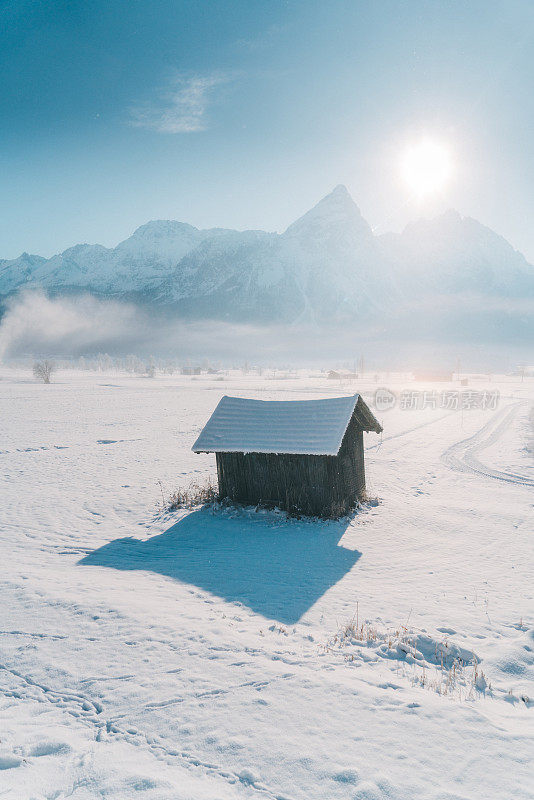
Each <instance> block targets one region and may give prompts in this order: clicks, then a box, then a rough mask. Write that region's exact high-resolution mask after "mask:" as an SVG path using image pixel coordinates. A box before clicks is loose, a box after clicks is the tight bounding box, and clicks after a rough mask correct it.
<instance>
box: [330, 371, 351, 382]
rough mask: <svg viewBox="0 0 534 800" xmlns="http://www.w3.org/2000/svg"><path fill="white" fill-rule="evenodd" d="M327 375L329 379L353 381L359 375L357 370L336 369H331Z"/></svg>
mask: <svg viewBox="0 0 534 800" xmlns="http://www.w3.org/2000/svg"><path fill="white" fill-rule="evenodd" d="M327 377H328V379H329V380H331V381H355V380H357V379H358V377H359V376H358V373H357V372H339V371H338V370H335V369H331V370H329V372H328V376H327Z"/></svg>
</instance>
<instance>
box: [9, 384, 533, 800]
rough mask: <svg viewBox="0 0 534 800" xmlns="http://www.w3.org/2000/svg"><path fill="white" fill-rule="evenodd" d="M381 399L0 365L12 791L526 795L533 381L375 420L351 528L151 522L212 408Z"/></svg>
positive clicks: (151, 797)
mask: <svg viewBox="0 0 534 800" xmlns="http://www.w3.org/2000/svg"><path fill="white" fill-rule="evenodd" d="M377 385H383V386H388V387H389V388H393V389H396V390H401V389H410V388H422V387H416V386H415V384H410V385H408V384H407V382H406V381H405V380H401V379H400V378H399V377H398V376H397V378H395V376H381V377H380V379H379V383H378V384H376V383H375V381H374V380H371V379H369V380H363V381H360V382H357V383H346V384H343V383H340V382H337V381H332V380H327V379H326V378H324V377H321V376H319V375H317V376H316V377H313V376H312V377H306V376H304V375H303V374H302V375H298V376H293V377H290V378H289V379H283V380H282V379H276V378H274V379H273V377H272V375H271V374H270V373H266V374H264V375H263V376H258V375H240V374H238V373H237V372H235V373H232V374H229V375H225V376H222V379H221V376H204V375H203V376H199V377H185V376H166V377H162V376H158V377H156V378H155V379H149V378H143V377H132V376H127V375H114V374H107V375H95V374H94V373H81V372H67V371H65V372H59V373H58V374H57V375H56V376H55V381H54V383H53V384H52V385H50V386H44V385H41V384H38V383H36V382H35V381H34V380H33V379H32V378H31V376H30V375H29V372H26V373H25V372H23V371H16V370H10V369H8V368H3V369H2V371H1V373H0V397H1V409H2V416H1V431H2V434H1V440H0V459H1V464H2V470H1V495H0V496H1V511H0V514H1V530H0V536H1V539H0V541H1V554H0V555H1V565H2V566H1V569H2V595H1V597H2V601H1V611H0V613H1V618H0V689H1V699H0V798H4V797H5V798H14V800H26V799H27V800H30V798H32V799H33V798H35V799H36V798H47V799H48V800H52V798H54V799H55V800H59V798H67V797H68V798H73V799H74V800H89V799H91V800H92V798H104V797H105V798H109V799H110V800H131V799H132V798H137V797H139V798H140V800H141V798H146V800H171V798H172V800H186V799H187V800H193V798H194V799H195V800H196V799H197V798H198V799H199V800H204V798H206V800H222V799H223V798H251V799H253V798H264V799H265V798H267V800H275V799H276V800H282V799H283V800H325V799H326V798H328V800H330V799H332V800H335V799H337V798H347V799H348V798H350V800H382V799H383V798H390V799H391V800H401V799H402V800H416V799H417V800H419V799H420V798H421V799H422V798H425V800H426V798H428V799H429V800H475V798H476V800H512V798H513V800H523V799H524V798H534V769H533V757H534V701H533V698H534V581H533V574H534V573H533V565H534V523H533V514H532V511H533V504H534V503H533V498H534V495H533V489H534V460H533V449H534V446H533V432H532V428H531V419H530V413H531V407H532V397H533V393H534V381H533V380H530V381H528V380H526V381H525V382H523V383H521V382H519V381H518V380H516V379H511V378H506V379H505V378H502V379H501V380H498V379H496V378H495V377H494V378H493V380H492V382H491V383H488V382H484V380H478V381H476V382H475V381H472V382H471V386H472V387H473V388H475V389H476V390H477V391H478V390H481V389H484V388H485V389H492V390H493V389H496V388H498V389H499V390H500V392H501V398H500V402H499V405H498V407H497V408H496V409H495V410H491V409H488V410H466V411H464V412H460V411H448V410H445V409H443V408H436V409H432V408H427V409H425V410H421V411H417V410H402V409H401V408H399V407H398V406H397V408H395V409H393V410H390V411H387V412H384V413H382V414H381V413H379V412H376V413H377V416H378V417H379V418H380V419H381V421H383V424H384V433H383V436H382V438H381V437H379V436H377V435H376V434H367V435H366V446H367V448H368V450H367V454H366V459H367V476H368V489H369V493H370V495H375V496H378V497H379V499H380V502H379V504H378V505H373V504H370V505H369V506H367V507H366V508H364V509H363V510H361V511H360V512H359V513H358V514H357V515H355V516H354V517H353V518H352V519H350V520H349V519H345V520H341V521H337V522H318V521H310V520H288V519H286V518H285V516H284V515H282V514H277V513H275V512H254V511H253V510H240V511H239V510H235V509H234V510H232V509H228V508H227V509H198V510H193V511H189V512H185V511H184V512H177V513H175V514H173V515H162V514H160V513H158V510H157V504H158V501H160V500H161V492H162V491H163V493H164V494H165V495H167V494H169V493H170V492H171V491H172V490H173V489H175V488H177V487H178V486H186V485H187V484H188V483H189V482H190V481H191V480H192V479H202V478H204V477H205V476H207V475H213V474H214V457H213V456H207V455H195V454H193V453H192V452H191V445H192V444H193V442H194V441H195V439H196V437H197V436H198V433H199V431H200V430H201V428H202V426H203V425H204V423H205V421H206V420H207V418H208V416H209V414H210V413H211V411H212V410H213V408H214V407H215V405H216V403H217V402H218V400H219V399H220V397H221V395H223V394H231V395H236V396H242V397H247V396H250V397H258V398H265V399H299V398H319V397H328V396H336V395H349V394H352V393H354V391H361V392H362V393H363V395H364V397H365V399H366V400H368V401H369V402H370V403H371V401H372V393H373V392H374V391H375V389H376V387H377ZM424 388H429V389H437V390H438V391H441V390H442V389H443V388H452V387H450V386H445V385H444V386H441V385H436V386H430V387H424Z"/></svg>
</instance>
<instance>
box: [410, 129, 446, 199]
mask: <svg viewBox="0 0 534 800" xmlns="http://www.w3.org/2000/svg"><path fill="white" fill-rule="evenodd" d="M400 172H401V177H402V180H403V182H404V183H405V185H406V186H407V187H408V189H409V190H410V191H411V192H412V193H413V194H414V195H415V196H416V197H417V198H418V199H420V200H422V199H424V198H426V197H428V196H429V195H432V194H438V193H439V192H442V191H443V190H444V189H445V188H446V186H447V184H448V183H449V181H450V179H451V177H452V173H453V160H452V155H451V152H450V150H449V148H448V147H447V146H446V145H444V144H442V143H441V142H438V141H434V140H432V139H423V140H421V141H420V142H418V143H416V144H413V145H412V146H411V147H408V148H407V149H406V150H405V151H404V153H403V155H402V158H401V162H400Z"/></svg>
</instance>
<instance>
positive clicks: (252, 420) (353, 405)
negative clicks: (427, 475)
mask: <svg viewBox="0 0 534 800" xmlns="http://www.w3.org/2000/svg"><path fill="white" fill-rule="evenodd" d="M363 431H375V433H380V432H381V431H382V426H381V425H380V423H379V422H378V421H377V420H376V419H375V417H374V416H373V414H372V413H371V411H370V410H369V408H368V406H367V405H366V403H365V402H364V401H363V400H362V398H361V397H360V395H358V394H355V395H353V396H351V397H334V398H328V399H324V400H289V401H288V400H280V401H278V400H267V401H265V400H248V399H244V398H240V397H223V398H222V399H221V401H220V402H219V405H218V406H217V408H216V409H215V411H214V412H213V414H212V416H211V418H210V419H209V420H208V422H207V424H206V426H205V427H204V429H203V431H202V432H201V434H200V436H199V437H198V439H197V441H196V442H195V444H194V445H193V448H192V449H193V451H194V452H195V453H215V455H216V459H217V475H218V480H219V496H220V497H221V499H226V498H228V499H230V500H234V501H236V502H238V503H243V504H244V505H263V506H266V507H275V506H277V507H279V508H282V509H285V510H286V511H289V512H292V513H302V514H308V515H317V516H324V517H337V516H340V515H342V514H344V513H347V512H348V511H350V510H351V509H352V508H354V506H355V505H356V503H357V502H358V500H359V499H360V498H361V497H362V495H363V493H364V491H365V467H364V452H363Z"/></svg>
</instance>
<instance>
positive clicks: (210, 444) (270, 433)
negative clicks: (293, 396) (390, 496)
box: [192, 394, 382, 456]
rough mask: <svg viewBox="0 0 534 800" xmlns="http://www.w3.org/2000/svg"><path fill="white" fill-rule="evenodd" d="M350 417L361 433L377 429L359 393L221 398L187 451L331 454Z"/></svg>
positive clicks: (337, 449) (377, 425)
mask: <svg viewBox="0 0 534 800" xmlns="http://www.w3.org/2000/svg"><path fill="white" fill-rule="evenodd" d="M353 414H356V418H357V421H358V424H359V425H360V427H362V428H363V429H364V430H374V431H376V432H377V433H379V432H380V431H381V430H382V428H381V426H380V424H379V423H378V421H377V420H376V419H375V418H374V416H373V415H372V413H371V412H370V410H369V408H368V407H367V405H366V404H365V403H364V401H363V400H362V399H361V397H360V395H358V394H355V395H352V396H350V397H329V398H326V399H324V400H250V399H246V398H242V397H227V396H225V397H223V398H222V399H221V400H220V402H219V405H218V406H217V408H216V409H215V411H214V412H213V414H212V415H211V417H210V419H209V420H208V422H207V423H206V425H205V427H204V429H203V431H202V433H201V434H200V436H199V437H198V439H197V440H196V442H195V444H194V445H193V448H192V449H193V451H194V452H195V453H294V454H299V455H324V456H335V455H337V453H338V452H339V448H340V447H341V442H342V441H343V436H344V435H345V431H346V430H347V425H348V424H349V422H350V419H351V417H352V415H353Z"/></svg>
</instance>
